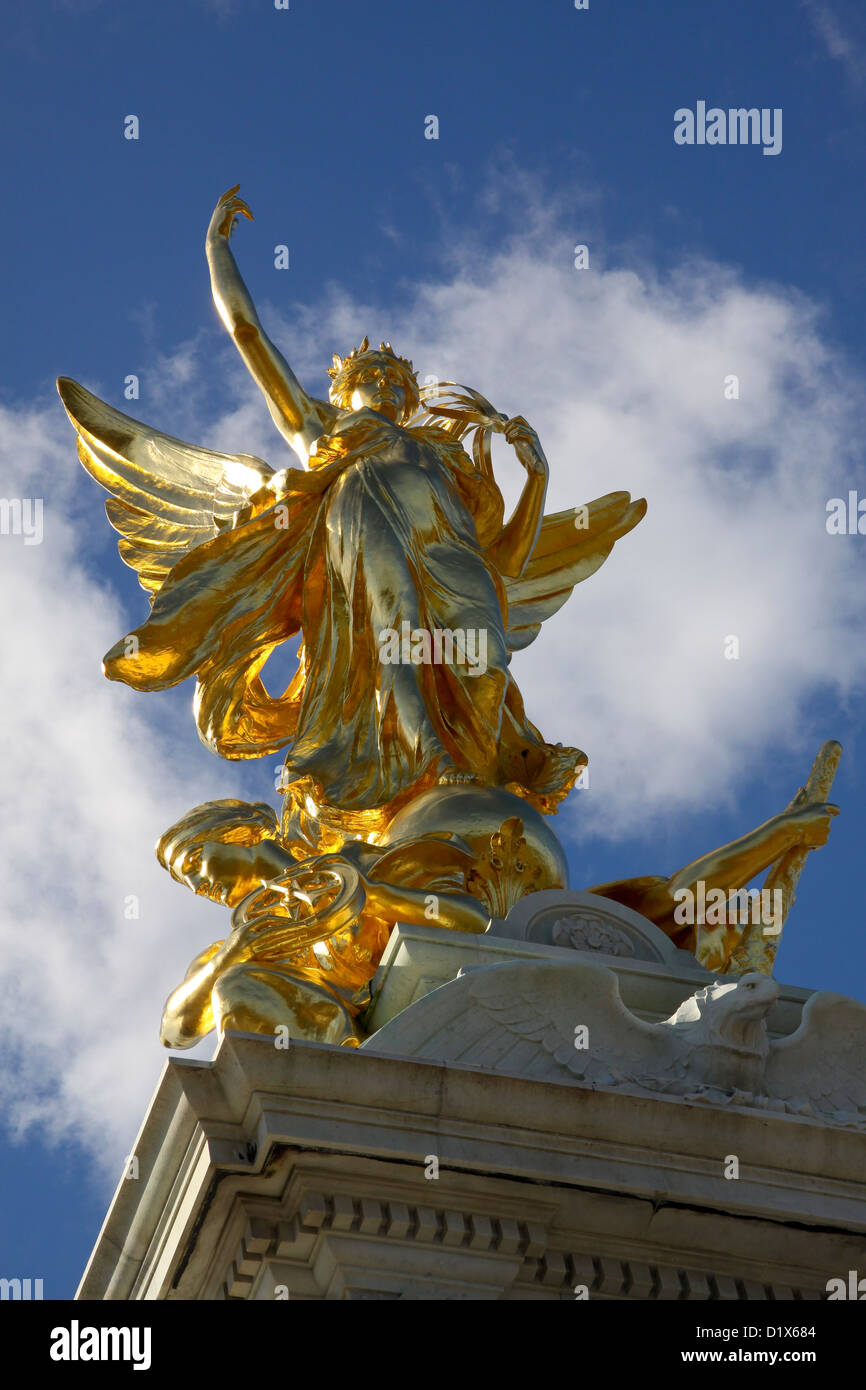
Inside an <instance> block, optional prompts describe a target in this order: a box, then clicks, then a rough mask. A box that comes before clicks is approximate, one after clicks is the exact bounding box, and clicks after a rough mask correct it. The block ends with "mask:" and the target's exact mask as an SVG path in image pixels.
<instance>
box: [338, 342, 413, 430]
mask: <svg viewBox="0 0 866 1390" xmlns="http://www.w3.org/2000/svg"><path fill="white" fill-rule="evenodd" d="M407 403H408V394H407V391H406V378H405V375H404V373H403V369H402V368H401V367H400V364H399V363H398V362H395V361H394V360H393V358H388V357H378V356H377V357H373V356H371V357H369V358H368V359H367V360H366V361H363V362H361V363H359V365H358V368H357V371H356V372H353V374H352V394H351V397H350V404H351V407H352V409H353V410H364V409H365V408H367V409H370V410H378V411H379V412H380V414H382V415H385V416H386V417H387V418H388V419H389V420H393V421H394V423H395V424H396V423H397V422H398V421H400V420H402V419H403V416H404V415H405V413H406V407H407Z"/></svg>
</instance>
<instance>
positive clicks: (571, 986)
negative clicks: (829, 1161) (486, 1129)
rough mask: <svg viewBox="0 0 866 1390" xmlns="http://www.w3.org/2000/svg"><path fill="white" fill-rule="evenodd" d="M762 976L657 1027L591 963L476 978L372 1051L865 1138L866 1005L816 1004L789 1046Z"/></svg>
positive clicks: (377, 1038)
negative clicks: (756, 1113) (677, 1100)
mask: <svg viewBox="0 0 866 1390" xmlns="http://www.w3.org/2000/svg"><path fill="white" fill-rule="evenodd" d="M778 992H779V990H778V985H777V984H776V982H775V981H774V980H772V979H770V978H769V977H768V976H766V975H762V974H757V973H755V974H749V975H744V976H743V977H742V978H741V979H739V980H737V981H733V982H725V983H722V982H721V981H714V982H713V983H711V984H709V985H707V986H706V987H704V988H703V989H699V990H697V991H696V993H694V994H693V995H691V996H690V997H689V998H688V999H686V1000H685V1001H684V1003H682V1004H681V1005H680V1007H679V1008H678V1009H677V1011H676V1012H675V1013H674V1014H672V1015H671V1017H670V1018H668V1019H665V1020H664V1021H663V1022H659V1023H647V1022H646V1021H645V1020H643V1019H641V1018H638V1017H637V1016H636V1015H635V1014H634V1013H632V1012H631V1010H630V1009H629V1008H627V1007H626V1005H625V1004H624V1003H623V1000H622V998H621V997H620V992H619V981H618V979H617V977H616V975H615V974H614V972H613V971H612V970H609V969H607V968H606V967H605V966H602V965H598V964H595V963H594V962H589V961H579V962H573V963H571V962H570V963H568V964H567V965H566V964H560V963H558V962H557V963H556V964H553V963H550V964H549V963H547V962H544V961H542V962H531V963H526V964H524V963H521V962H508V963H506V964H498V965H487V966H481V967H477V968H475V969H472V970H469V971H468V972H466V973H464V974H461V975H460V976H458V978H457V979H456V980H452V981H451V982H450V983H448V984H446V985H442V986H440V988H439V989H436V990H433V991H432V993H430V994H428V995H427V996H425V998H423V999H421V1000H419V1001H418V1002H417V1003H416V1004H414V1005H412V1006H411V1007H410V1008H409V1009H407V1010H406V1011H404V1012H403V1013H402V1014H401V1015H399V1017H397V1018H396V1019H393V1020H392V1021H391V1022H390V1023H388V1024H386V1025H385V1027H384V1028H382V1029H380V1031H379V1032H378V1033H376V1034H375V1035H374V1036H373V1037H372V1038H370V1039H369V1040H368V1041H367V1042H366V1043H365V1044H363V1046H364V1047H365V1048H367V1049H368V1050H369V1051H374V1052H391V1053H400V1054H401V1055H403V1056H412V1057H417V1058H418V1059H427V1060H430V1061H437V1062H449V1063H460V1064H463V1065H466V1066H471V1067H481V1068H489V1069H490V1070H493V1071H499V1072H508V1073H510V1074H512V1075H518V1076H523V1077H527V1078H531V1079H533V1080H537V1081H553V1082H560V1083H562V1082H566V1083H568V1082H576V1083H578V1084H582V1085H588V1086H591V1087H592V1088H593V1089H609V1088H610V1089H612V1088H616V1087H620V1086H623V1087H628V1088H629V1089H632V1090H634V1089H638V1090H644V1091H651V1092H653V1093H656V1094H658V1093H659V1092H662V1093H666V1094H668V1095H675V1096H680V1097H683V1098H684V1099H689V1100H694V1101H701V1102H704V1103H708V1104H720V1105H731V1104H734V1105H746V1106H757V1107H761V1108H769V1109H773V1110H778V1111H781V1112H788V1113H792V1114H798V1115H803V1116H806V1117H809V1118H812V1119H817V1120H820V1121H823V1122H825V1123H829V1124H837V1125H844V1126H852V1127H855V1128H858V1129H860V1128H863V1129H866V1005H863V1004H860V1003H858V1002H857V1001H856V1000H853V999H847V998H846V997H845V996H844V995H840V994H830V993H827V992H823V991H822V992H819V993H816V994H813V995H812V996H811V998H810V999H809V1000H808V1001H807V1003H806V1005H805V1007H804V1009H803V1015H802V1019H801V1021H800V1025H799V1027H798V1028H797V1030H796V1032H794V1033H793V1034H791V1035H790V1036H789V1037H784V1038H780V1039H777V1040H771V1039H770V1038H769V1036H768V1034H767V1026H766V1017H767V1014H768V1013H769V1011H770V1009H771V1008H772V1007H773V1005H774V1004H775V1002H776V999H777V997H778Z"/></svg>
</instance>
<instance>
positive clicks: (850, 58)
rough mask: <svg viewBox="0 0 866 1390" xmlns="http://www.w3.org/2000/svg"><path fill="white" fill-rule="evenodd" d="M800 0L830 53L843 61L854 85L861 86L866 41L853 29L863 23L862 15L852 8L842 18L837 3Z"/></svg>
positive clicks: (865, 76)
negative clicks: (843, 18) (852, 10)
mask: <svg viewBox="0 0 866 1390" xmlns="http://www.w3.org/2000/svg"><path fill="white" fill-rule="evenodd" d="M801 3H802V5H803V8H804V9H805V10H806V12H807V14H808V15H809V18H810V19H811V21H812V27H813V28H814V30H815V33H816V34H817V35H818V37H819V39H820V40H821V42H822V43H823V45H824V47H825V49H826V50H827V54H828V56H829V57H830V58H833V59H834V60H835V61H836V62H838V63H841V64H842V67H843V68H844V70H845V74H846V76H847V77H848V79H849V81H850V82H851V83H852V84H853V85H854V86H855V87H862V86H863V83H864V81H866V44H864V43H863V41H862V38H858V37H857V36H856V35H855V34H854V33H853V32H852V30H853V28H854V26H855V25H860V26H862V22H863V21H862V15H861V14H860V13H858V12H856V11H855V12H853V13H850V12H849V13H846V16H845V20H844V21H843V20H841V19H840V17H839V13H838V6H836V7H833V6H831V5H829V4H826V3H825V0H801Z"/></svg>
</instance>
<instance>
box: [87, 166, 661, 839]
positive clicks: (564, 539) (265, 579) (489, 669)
mask: <svg viewBox="0 0 866 1390" xmlns="http://www.w3.org/2000/svg"><path fill="white" fill-rule="evenodd" d="M239 215H241V216H245V217H250V216H251V214H250V211H249V209H248V207H247V205H246V204H245V203H244V202H243V201H242V200H241V199H240V198H239V197H238V196H237V188H234V189H232V190H230V191H229V192H228V193H227V194H225V195H224V196H223V198H221V199H220V201H219V203H218V205H217V207H216V210H215V212H214V214H213V217H212V219H211V223H210V227H209V230H208V235H207V257H208V263H209V266H210V273H211V282H212V288H213V295H214V300H215V303H216V306H217V309H218V311H219V314H220V317H221V319H222V321H223V323H224V324H225V326H226V328H227V329H228V331H229V332H230V333H231V335H232V338H233V340H234V342H235V344H236V345H237V347H238V350H239V351H240V353H241V356H242V358H243V360H244V362H245V363H246V365H247V367H248V368H249V370H250V372H251V374H252V376H253V378H254V380H255V381H256V383H257V384H258V385H259V387H260V388H261V390H262V391H263V393H264V395H265V398H266V401H267V404H268V409H269V410H270V413H271V416H272V418H273V420H274V422H275V423H276V425H277V428H278V429H279V431H280V432H281V434H282V435H283V436H284V438H285V439H286V441H287V442H288V443H289V445H290V446H291V448H292V449H293V450H294V452H295V454H296V455H297V456H298V458H299V460H300V463H301V465H302V466H301V467H300V468H285V469H281V470H279V471H277V472H274V471H273V470H272V469H271V468H270V467H269V466H268V465H267V464H265V463H263V462H262V461H261V460H260V459H255V458H252V457H250V456H247V455H234V456H229V455H223V454H217V453H213V452H211V451H209V450H205V449H202V448H198V447H195V446H192V445H189V444H185V443H183V442H181V441H179V440H176V439H172V438H169V437H168V436H166V435H163V434H160V433H159V432H158V431H156V430H153V429H150V428H148V427H146V426H144V425H141V424H139V423H138V422H136V421H134V420H131V419H129V418H128V417H127V416H125V415H121V414H120V413H119V412H117V411H115V410H113V409H112V408H111V407H110V406H108V405H106V404H104V403H103V402H101V401H99V400H97V398H96V397H94V396H92V395H91V394H90V393H89V392H87V391H85V390H84V389H83V388H82V387H80V386H78V385H77V384H76V383H74V382H72V381H69V380H67V379H61V381H60V383H59V389H60V394H61V396H62V399H63V402H64V405H65V406H66V409H67V411H68V412H69V414H70V416H71V418H72V420H73V423H74V425H75V427H76V429H77V431H78V436H79V455H80V458H81V460H82V462H83V463H84V466H85V467H86V468H87V469H88V471H89V472H90V473H91V474H92V475H93V476H94V477H95V478H96V479H97V481H98V482H100V483H101V484H102V485H103V487H105V488H107V489H108V490H109V492H111V493H112V498H111V500H110V501H108V502H107V503H106V510H107V513H108V518H109V521H110V522H111V524H112V525H113V526H114V527H115V528H116V530H118V531H119V532H120V536H121V540H120V542H119V549H120V554H121V556H122V558H123V559H124V560H125V561H126V563H127V564H129V565H132V566H133V567H134V568H135V569H136V570H137V571H138V574H139V579H140V582H141V584H142V586H143V587H144V588H145V589H147V590H148V591H149V592H150V594H151V598H152V611H151V615H150V617H149V619H148V620H147V621H146V622H145V623H144V624H143V625H142V626H141V627H140V628H138V629H137V630H136V631H135V632H133V633H131V634H129V636H127V637H125V638H124V639H122V640H121V641H120V642H118V643H117V645H116V646H115V647H113V648H112V650H111V651H110V652H109V653H108V655H107V656H106V657H105V662H104V665H105V671H106V674H107V675H108V676H109V677H110V678H111V679H114V680H122V681H125V682H126V683H127V684H128V685H131V686H133V687H134V688H135V689H137V690H160V689H164V688H165V687H167V686H171V685H175V684H177V683H178V682H179V681H182V680H184V679H186V678H187V677H188V676H191V675H193V674H194V675H195V676H196V677H197V688H196V696H195V717H196V722H197V725H198V729H199V733H200V735H201V737H202V739H203V740H204V742H205V743H206V744H207V745H208V746H209V747H210V748H212V749H213V750H214V752H216V753H219V754H222V755H223V756H224V757H227V758H254V757H261V756H262V755H264V754H271V753H273V752H274V751H276V750H277V749H282V748H285V749H287V755H286V778H285V782H284V784H283V788H282V789H283V790H284V791H286V792H287V793H288V798H287V804H288V805H289V806H290V807H291V808H293V813H294V814H295V815H296V816H297V815H309V811H310V808H311V807H313V808H314V809H315V815H316V818H317V823H318V824H319V825H320V826H321V825H325V826H329V827H331V828H332V829H334V830H338V831H340V832H343V833H345V832H351V833H361V832H363V833H364V834H365V835H366V836H367V837H368V838H369V837H371V836H376V835H377V834H380V833H381V832H382V831H383V830H384V829H385V827H386V826H387V825H388V823H389V822H390V821H391V819H392V818H393V816H394V814H395V813H396V812H397V811H398V810H399V809H400V807H401V806H403V805H405V804H406V803H407V802H408V801H409V800H411V799H412V798H414V797H416V796H417V795H418V794H419V793H421V792H423V791H425V790H426V789H428V788H430V787H433V786H435V785H437V784H438V783H442V782H448V781H459V780H469V781H476V782H478V783H481V784H482V785H485V786H496V787H504V788H508V789H510V790H512V791H513V792H516V793H517V794H518V795H519V796H521V797H523V798H525V799H526V800H528V801H529V802H530V803H532V805H534V806H535V807H536V808H537V809H538V810H540V811H542V812H550V811H553V810H555V808H556V806H557V804H558V803H559V802H560V801H561V800H562V798H563V797H564V796H566V795H567V793H568V791H569V789H570V788H571V786H572V785H573V783H574V781H575V778H576V776H577V775H578V773H579V771H580V768H581V767H582V766H583V765H584V763H585V761H586V759H585V757H584V755H583V754H582V753H581V752H580V751H579V750H578V749H573V748H563V747H560V746H556V747H554V746H551V745H550V744H548V743H546V742H545V741H544V739H543V738H542V737H541V735H540V733H539V732H538V730H537V729H536V728H535V727H534V726H533V725H532V724H531V723H530V722H529V721H528V719H527V717H526V715H525V713H524V709H523V701H522V699H521V697H520V693H519V691H518V688H517V686H516V684H515V682H514V680H513V678H512V676H511V674H510V672H509V669H508V663H509V658H510V654H511V653H512V652H513V651H515V650H518V649H520V648H523V647H525V646H527V645H528V644H529V643H530V642H532V641H533V640H534V638H535V637H536V636H537V634H538V632H539V631H540V628H541V624H542V623H543V621H544V620H545V619H546V618H547V617H549V616H550V615H551V614H552V613H554V612H556V610H557V609H558V608H559V607H560V606H561V605H562V604H563V603H564V602H565V600H566V599H567V598H568V596H569V594H570V593H571V590H572V588H573V587H574V585H575V584H576V583H578V582H579V581H580V580H582V579H584V578H586V577H587V576H588V575H590V574H592V573H593V571H594V570H596V569H597V568H598V567H599V565H601V564H602V562H603V561H604V559H605V558H606V557H607V555H608V554H609V553H610V551H611V549H612V547H613V545H614V543H615V541H616V540H617V539H618V538H619V537H620V536H622V535H624V534H625V533H626V532H627V531H629V530H631V528H632V527H633V526H635V525H636V524H637V522H638V521H639V520H640V519H641V517H642V516H643V514H644V510H645V504H644V502H643V501H639V502H631V500H630V498H629V496H628V494H627V493H614V494H611V495H609V496H607V497H603V498H601V499H598V500H596V501H594V502H591V503H589V504H588V506H586V507H583V508H580V509H577V510H569V511H566V512H560V513H557V514H555V515H549V516H545V515H544V511H543V508H544V500H545V494H546V489H547V477H548V467H547V462H546V460H545V457H544V454H543V453H542V450H541V446H540V444H539V442H538V438H537V435H536V434H535V431H534V430H533V429H531V427H530V426H529V425H528V424H527V423H526V421H525V420H524V419H523V418H522V417H520V416H517V417H515V418H513V419H508V418H506V417H505V416H503V415H500V414H499V413H498V412H496V411H494V410H493V408H492V407H491V406H489V404H488V403H487V402H486V401H484V400H483V398H482V397H480V396H479V395H478V394H477V393H475V392H469V391H467V390H466V389H465V388H455V389H453V390H451V389H449V387H450V385H451V384H448V385H446V386H445V387H439V388H436V389H435V390H432V391H426V392H425V393H424V396H425V399H424V402H423V405H422V400H421V396H422V393H421V392H419V388H418V383H417V378H416V375H415V373H414V371H413V368H412V364H411V362H408V361H406V359H404V358H402V357H399V356H398V355H397V354H396V353H395V352H394V351H393V350H392V349H391V346H390V344H388V343H382V344H380V346H379V348H378V349H373V348H371V347H370V346H369V343H368V340H367V339H366V338H365V339H364V341H363V342H362V343H361V345H360V347H359V348H357V349H355V350H353V351H352V352H350V353H349V354H348V355H347V356H346V357H343V358H341V357H339V356H336V355H335V357H334V365H333V367H332V368H331V370H330V374H331V377H332V384H331V388H330V393H329V396H330V399H329V400H327V401H325V400H321V399H317V398H315V397H313V396H311V395H310V394H309V393H308V392H307V391H306V390H304V388H303V387H302V386H301V385H300V383H299V382H298V380H297V378H296V377H295V375H294V373H293V372H292V370H291V368H290V367H289V365H288V363H287V362H286V361H285V359H284V358H283V356H282V355H281V353H280V352H279V350H278V349H277V348H276V347H275V345H274V344H273V343H272V342H271V341H270V340H269V338H268V337H267V336H266V334H265V332H264V330H263V329H262V326H261V323H260V322H259V319H258V316H257V314H256V311H255V309H254V307H253V304H252V301H251V299H250V296H249V294H248V292H247V290H246V287H245V285H244V283H243V280H242V279H241V276H240V274H239V272H238V269H237V265H236V263H235V260H234V257H233V255H232V252H231V250H230V247H229V238H230V235H231V232H232V229H233V226H234V224H235V222H236V219H237V217H238V216H239ZM471 430H474V439H473V457H470V456H469V454H468V453H467V452H466V450H465V449H464V447H463V444H462V442H461V440H462V438H463V437H464V436H466V435H467V434H468V433H469V432H470V431H471ZM494 431H501V432H502V433H503V434H504V436H505V438H506V439H507V440H508V442H509V443H510V444H511V445H512V446H513V447H514V449H515V452H516V454H517V457H518V459H519V460H520V462H521V463H522V464H523V466H524V468H525V469H526V473H527V478H526V483H525V485H524V488H523V491H522V493H521V496H520V498H519V501H518V503H517V506H516V508H515V510H514V513H513V515H512V516H511V518H510V520H509V521H508V522H507V523H506V522H505V521H504V504H503V499H502V495H501V493H500V491H499V488H498V487H497V485H496V481H495V479H494V476H493V469H492V466H491V456H490V435H491V434H492V433H493V432H494ZM299 632H300V633H301V634H302V638H303V646H302V648H301V651H300V655H299V665H298V670H297V674H296V675H295V677H294V679H293V680H292V681H291V683H290V685H289V687H288V689H287V690H286V691H285V692H284V693H283V694H282V695H280V696H277V697H272V696H271V695H270V694H269V693H268V691H267V690H266V688H265V685H264V683H263V681H262V678H261V675H260V673H261V671H262V667H263V666H264V664H265V662H266V661H267V659H268V657H269V655H270V654H271V652H272V651H273V650H274V648H275V647H276V646H278V645H279V644H280V643H283V642H285V641H287V640H288V639H290V638H291V637H293V636H294V635H295V634H297V633H299ZM407 632H409V633H411V634H415V635H416V637H415V638H414V639H413V640H417V634H422V636H423V635H424V634H433V635H434V636H435V634H437V633H444V634H465V633H473V634H480V636H481V639H483V640H481V641H479V640H478V639H477V638H476V646H477V647H478V648H479V649H480V650H483V656H484V660H483V662H482V661H479V660H475V661H472V660H465V659H464V660H462V661H461V660H459V659H456V660H451V661H447V660H445V661H439V662H437V661H435V660H432V661H431V660H429V659H424V653H423V651H422V652H421V656H420V659H418V656H417V654H416V653H413V654H412V656H411V657H410V660H409V661H406V660H405V659H404V660H399V659H398V660H385V659H383V635H384V634H389V633H390V634H403V635H405V634H406V633H407ZM459 655H460V653H459V652H458V656H459ZM470 655H471V653H470ZM476 656H477V651H476Z"/></svg>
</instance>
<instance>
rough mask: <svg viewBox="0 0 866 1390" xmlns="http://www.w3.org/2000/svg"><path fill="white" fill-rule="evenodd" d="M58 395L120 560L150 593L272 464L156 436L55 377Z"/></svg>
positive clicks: (225, 522) (224, 521)
mask: <svg viewBox="0 0 866 1390" xmlns="http://www.w3.org/2000/svg"><path fill="white" fill-rule="evenodd" d="M57 389H58V391H59V393H60V399H61V400H62V401H63V404H64V406H65V408H66V413H67V414H68V416H69V418H70V420H71V421H72V423H73V425H74V426H75V429H76V431H77V433H78V457H79V458H80V459H81V462H82V463H83V464H84V467H85V468H86V469H87V471H88V473H89V474H90V476H91V477H92V478H95V479H96V481H97V482H98V483H99V484H100V485H101V486H102V487H104V488H105V489H106V491H108V492H110V493H111V497H110V498H109V499H108V501H107V502H106V504H105V511H106V515H107V517H108V520H109V521H110V523H111V525H112V526H113V527H114V529H115V531H118V532H119V533H120V540H119V541H118V543H117V548H118V550H119V552H120V558H121V559H122V560H123V562H124V563H125V564H127V565H129V566H130V568H132V569H134V570H136V571H137V572H138V582H139V584H140V585H141V587H142V588H143V589H146V590H147V591H148V592H149V593H150V595H151V601H152V599H153V595H154V594H155V593H156V592H157V590H158V589H160V588H161V587H162V584H163V581H164V580H165V578H166V576H167V574H168V573H169V570H171V569H172V567H173V566H174V565H175V564H177V562H178V560H180V559H181V558H182V557H183V556H184V555H186V554H188V552H189V551H190V550H193V549H194V548H195V547H196V546H197V545H202V544H203V543H204V542H205V541H209V540H213V538H214V536H216V535H218V534H219V532H220V531H221V530H224V529H225V528H226V527H227V526H231V525H232V522H233V519H234V515H235V513H236V512H237V510H238V508H240V507H242V506H243V505H244V504H245V503H246V502H247V501H248V499H249V498H250V496H251V495H252V494H253V493H254V492H256V491H257V490H258V489H259V488H260V487H261V486H262V484H263V483H265V482H266V480H267V479H268V478H269V477H270V476H271V475H272V473H273V469H272V468H271V467H270V466H269V465H268V464H267V463H264V462H263V461H262V460H261V459H257V458H254V457H253V455H252V454H218V453H214V452H213V451H212V450H210V449H203V448H201V447H199V446H198V445H195V444H185V443H184V442H183V440H182V439H174V438H172V436H171V435H168V434H161V433H160V432H159V430H154V429H151V428H150V426H148V425H143V424H141V423H140V421H138V420H133V419H132V418H131V416H129V415H123V414H121V412H120V411H119V410H114V409H113V407H112V406H110V405H106V404H105V402H104V401H101V400H100V399H99V397H98V396H94V395H92V393H91V392H90V391H86V390H85V389H84V387H83V386H79V385H78V383H77V382H75V381H72V380H70V378H69V377H60V378H59V380H58V382H57Z"/></svg>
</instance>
